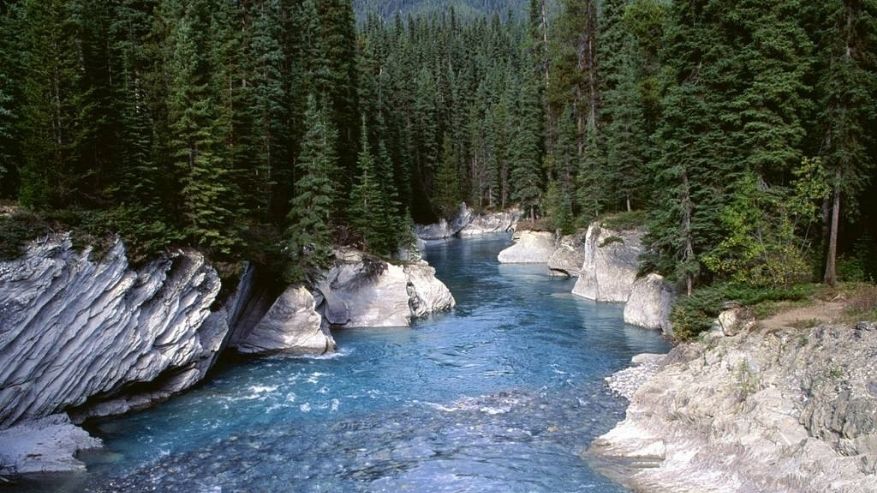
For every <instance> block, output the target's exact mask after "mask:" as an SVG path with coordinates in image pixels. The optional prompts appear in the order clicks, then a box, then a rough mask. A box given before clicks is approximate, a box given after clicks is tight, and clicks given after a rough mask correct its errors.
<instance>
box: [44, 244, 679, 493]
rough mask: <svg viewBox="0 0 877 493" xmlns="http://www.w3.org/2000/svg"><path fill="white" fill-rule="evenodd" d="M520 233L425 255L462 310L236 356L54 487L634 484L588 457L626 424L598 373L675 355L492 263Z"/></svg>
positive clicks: (109, 424)
mask: <svg viewBox="0 0 877 493" xmlns="http://www.w3.org/2000/svg"><path fill="white" fill-rule="evenodd" d="M509 241H510V240H509V238H508V236H505V235H503V236H494V237H488V238H485V239H466V240H451V241H449V242H444V243H438V244H433V245H430V246H428V247H427V249H426V252H425V254H426V258H427V259H428V260H429V262H430V263H431V264H432V265H433V266H435V267H436V269H437V271H438V273H437V275H438V277H439V279H441V280H442V281H444V282H445V283H446V284H447V285H448V287H449V288H450V289H451V291H452V292H453V294H454V296H455V297H456V299H457V302H458V306H457V308H456V309H455V310H454V311H453V312H451V313H447V314H442V315H439V316H436V317H433V318H432V319H429V320H423V321H419V322H418V323H416V324H415V326H414V327H413V328H411V329H409V328H399V329H374V330H372V329H358V330H347V331H337V332H336V333H335V337H336V340H337V342H338V346H339V348H340V352H339V353H338V354H336V355H334V356H332V357H328V358H316V359H314V358H309V359H300V358H299V359H293V358H280V357H275V358H267V359H258V360H248V361H244V362H237V363H233V364H225V365H223V366H222V367H221V368H219V369H218V370H216V371H215V372H214V373H213V375H212V377H211V378H210V379H209V380H208V381H207V382H206V383H205V384H203V385H201V386H199V387H197V388H196V389H193V390H191V391H189V392H187V393H186V394H184V395H181V396H178V397H175V398H173V399H172V400H170V401H169V402H166V403H164V404H161V405H159V406H157V407H155V408H154V409H151V410H148V411H144V412H140V413H136V414H132V415H129V416H124V417H121V418H115V419H111V420H107V421H103V422H99V423H94V424H92V425H91V426H90V430H91V431H92V432H93V433H96V434H97V435H99V436H100V437H102V438H103V439H104V441H105V444H106V447H107V448H106V450H105V451H103V452H101V453H96V454H91V455H90V456H89V457H86V460H87V461H88V462H89V472H88V473H84V474H80V475H74V476H67V477H65V478H64V479H63V480H62V481H53V482H52V484H51V491H64V492H72V491H83V490H85V491H98V492H103V491H126V492H128V491H168V492H177V491H179V492H202V491H203V492H237V491H241V492H243V491H247V492H250V491H257V492H261V491H266V492H267V491H290V492H341V491H370V492H371V491H375V492H379V491H385V492H402V491H411V492H479V493H484V492H517V491H520V492H551V493H560V492H577V491H594V492H601V493H603V492H613V491H624V489H623V488H622V487H621V486H619V485H616V484H615V483H613V482H611V481H610V480H609V479H607V478H605V477H603V476H601V475H600V474H598V473H597V472H595V471H593V470H592V469H590V468H589V467H588V464H587V463H586V462H585V461H584V460H583V459H582V458H581V452H582V451H583V450H584V449H585V448H586V447H587V445H588V444H589V443H590V442H591V440H592V439H593V438H594V437H596V436H598V435H599V434H602V433H604V432H606V431H608V430H609V429H610V428H611V427H612V426H613V425H614V423H616V422H617V421H618V420H620V419H621V418H622V417H623V414H624V406H625V402H624V401H623V400H622V399H620V398H618V397H615V396H613V395H611V394H610V392H609V391H608V389H607V388H606V386H605V384H604V381H603V379H604V377H606V376H607V375H609V374H611V373H612V372H614V371H616V370H618V369H620V368H623V367H624V366H625V365H627V363H628V361H629V360H630V357H631V356H633V355H634V354H637V353H641V352H665V351H667V350H668V349H669V345H668V343H667V341H666V340H665V339H663V338H662V337H661V336H660V334H659V333H657V332H653V331H647V330H642V329H638V328H635V327H630V326H625V324H624V323H623V322H622V308H621V307H620V306H617V305H611V304H596V303H592V302H589V301H586V300H582V299H578V298H576V297H574V296H572V295H571V294H570V290H571V289H572V285H573V282H574V281H573V280H568V279H559V278H553V277H549V275H548V272H547V269H546V267H545V266H544V265H538V266H523V265H500V264H498V263H497V261H496V255H497V253H498V252H499V251H500V250H501V249H502V248H503V247H505V246H506V245H508V244H509ZM48 486H49V485H47V484H42V487H48ZM41 489H42V488H41Z"/></svg>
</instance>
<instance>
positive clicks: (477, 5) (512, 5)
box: [353, 0, 553, 19]
mask: <svg viewBox="0 0 877 493" xmlns="http://www.w3.org/2000/svg"><path fill="white" fill-rule="evenodd" d="M552 3H553V2H552ZM529 4H530V2H529V0H353V8H354V9H356V16H357V18H360V19H362V18H363V17H364V16H365V15H367V14H368V13H369V12H376V13H378V14H380V15H381V16H383V17H384V18H388V19H389V18H392V17H393V16H395V15H396V14H397V13H400V14H402V16H403V17H406V16H408V15H409V14H410V15H417V14H424V13H429V12H441V11H444V10H446V9H448V8H450V7H454V10H455V12H456V13H457V14H458V15H459V16H460V17H461V18H465V17H474V16H479V17H480V16H482V15H492V14H494V13H499V14H500V15H502V16H505V14H506V13H508V12H509V11H511V12H512V13H513V14H514V15H515V16H518V15H525V14H526V13H527V9H528V6H529Z"/></svg>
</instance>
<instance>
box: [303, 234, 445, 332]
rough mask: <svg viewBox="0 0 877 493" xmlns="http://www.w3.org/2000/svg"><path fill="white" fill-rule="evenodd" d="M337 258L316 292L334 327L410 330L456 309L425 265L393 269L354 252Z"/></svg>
mask: <svg viewBox="0 0 877 493" xmlns="http://www.w3.org/2000/svg"><path fill="white" fill-rule="evenodd" d="M336 256H337V260H336V262H335V266H334V267H333V268H332V269H331V270H329V272H328V273H326V275H325V277H324V279H323V280H322V281H321V282H320V283H319V284H318V285H317V289H316V291H315V293H314V297H315V298H316V299H317V305H318V310H319V311H320V312H321V313H322V314H323V317H324V318H325V319H326V321H327V322H328V323H329V324H330V325H332V326H338V327H402V326H408V325H410V324H411V320H412V319H414V318H418V317H423V316H426V315H428V314H430V313H434V312H437V311H442V310H448V309H450V308H452V307H453V306H454V304H455V301H454V297H453V296H452V295H451V293H450V291H449V290H448V288H447V286H445V285H444V284H443V283H442V282H441V281H439V280H438V279H436V278H435V270H434V269H433V268H432V267H430V266H429V265H428V264H427V263H426V262H422V261H421V262H414V263H411V264H408V265H404V266H399V265H393V264H389V263H387V262H384V261H382V260H380V259H377V258H374V257H371V256H369V255H365V254H363V253H362V252H359V251H356V250H350V249H343V250H339V251H338V252H337V254H336Z"/></svg>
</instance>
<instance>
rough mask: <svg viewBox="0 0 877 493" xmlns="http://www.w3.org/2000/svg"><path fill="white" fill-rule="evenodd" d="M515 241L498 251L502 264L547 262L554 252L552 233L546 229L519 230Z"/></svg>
mask: <svg viewBox="0 0 877 493" xmlns="http://www.w3.org/2000/svg"><path fill="white" fill-rule="evenodd" d="M514 241H515V243H514V244H513V245H512V246H510V247H508V248H506V249H505V250H503V251H501V252H499V256H498V259H499V262H500V263H502V264H547V263H548V260H549V259H550V258H551V255H552V254H554V250H555V242H554V233H551V232H548V231H520V232H518V233H516V234H515V237H514Z"/></svg>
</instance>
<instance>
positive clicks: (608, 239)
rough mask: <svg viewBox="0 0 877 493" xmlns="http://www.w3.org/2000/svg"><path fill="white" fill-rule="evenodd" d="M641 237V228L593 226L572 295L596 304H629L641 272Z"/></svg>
mask: <svg viewBox="0 0 877 493" xmlns="http://www.w3.org/2000/svg"><path fill="white" fill-rule="evenodd" d="M642 236H643V231H642V230H639V229H634V230H626V231H616V230H611V229H608V228H605V227H603V226H602V225H600V224H599V223H593V224H591V226H590V227H589V228H588V232H587V234H586V236H585V260H584V262H583V264H582V268H581V272H580V274H579V279H578V281H576V285H575V287H574V288H573V291H572V292H573V294H575V295H578V296H581V297H583V298H587V299H590V300H594V301H607V302H615V303H625V302H627V300H628V298H630V294H631V292H632V291H633V284H634V281H636V277H637V272H638V271H639V256H640V255H641V254H642V252H643V246H642Z"/></svg>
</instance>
